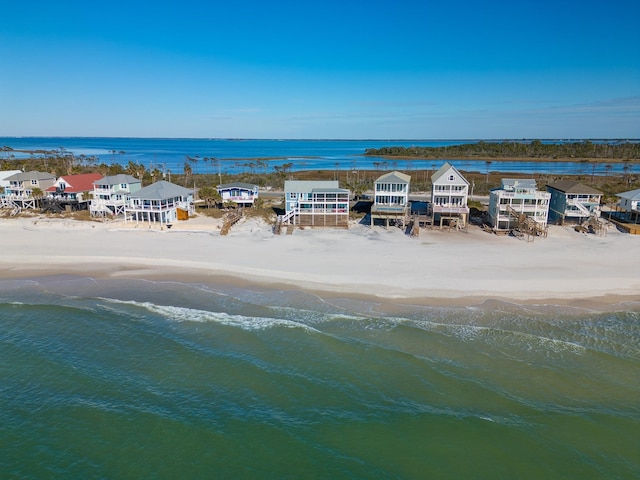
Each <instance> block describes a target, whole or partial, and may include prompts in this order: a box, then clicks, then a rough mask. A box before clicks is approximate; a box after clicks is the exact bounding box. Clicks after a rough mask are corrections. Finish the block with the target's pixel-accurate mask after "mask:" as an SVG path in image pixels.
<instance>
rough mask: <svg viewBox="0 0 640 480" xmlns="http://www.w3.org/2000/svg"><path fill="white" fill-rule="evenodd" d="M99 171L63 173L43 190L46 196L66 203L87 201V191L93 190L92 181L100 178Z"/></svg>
mask: <svg viewBox="0 0 640 480" xmlns="http://www.w3.org/2000/svg"><path fill="white" fill-rule="evenodd" d="M101 178H102V175H100V174H99V173H82V174H79V175H63V176H62V177H59V178H58V179H57V180H56V181H55V183H54V184H53V185H51V186H50V187H49V188H47V189H46V190H45V193H46V195H47V198H49V199H51V200H56V201H61V202H63V203H64V202H66V203H76V202H77V203H84V204H86V203H87V202H88V201H89V192H93V182H95V181H96V180H100V179H101Z"/></svg>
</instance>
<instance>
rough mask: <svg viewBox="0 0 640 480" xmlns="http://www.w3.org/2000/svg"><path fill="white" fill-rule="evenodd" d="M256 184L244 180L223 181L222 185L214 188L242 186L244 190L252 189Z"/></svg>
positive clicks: (227, 188) (224, 188)
mask: <svg viewBox="0 0 640 480" xmlns="http://www.w3.org/2000/svg"><path fill="white" fill-rule="evenodd" d="M257 187H258V186H257V185H255V184H253V183H246V182H233V183H225V184H224V185H218V186H217V187H216V188H218V189H219V190H229V189H232V188H242V189H244V190H253V189H255V188H257Z"/></svg>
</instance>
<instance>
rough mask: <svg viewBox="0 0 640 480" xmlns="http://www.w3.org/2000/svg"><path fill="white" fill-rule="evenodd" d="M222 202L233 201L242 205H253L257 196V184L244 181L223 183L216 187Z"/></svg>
mask: <svg viewBox="0 0 640 480" xmlns="http://www.w3.org/2000/svg"><path fill="white" fill-rule="evenodd" d="M216 189H217V190H218V193H219V194H220V196H221V197H222V202H234V203H235V204H237V205H239V206H243V207H247V206H253V204H254V202H255V201H256V199H257V198H258V185H254V184H252V183H245V182H233V183H225V184H224V185H218V186H217V187H216Z"/></svg>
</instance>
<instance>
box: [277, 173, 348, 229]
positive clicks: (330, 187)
mask: <svg viewBox="0 0 640 480" xmlns="http://www.w3.org/2000/svg"><path fill="white" fill-rule="evenodd" d="M284 195H285V214H284V215H283V216H281V217H280V219H279V220H280V222H282V223H287V224H293V225H299V226H310V227H345V228H346V227H348V226H349V198H350V196H351V192H350V191H349V190H347V189H344V188H339V185H338V181H337V180H286V181H285V182H284Z"/></svg>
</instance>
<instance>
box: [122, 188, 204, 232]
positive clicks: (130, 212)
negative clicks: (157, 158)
mask: <svg viewBox="0 0 640 480" xmlns="http://www.w3.org/2000/svg"><path fill="white" fill-rule="evenodd" d="M194 212H195V207H194V203H193V190H189V189H187V188H184V187H181V186H179V185H175V184H173V183H169V182H167V181H164V180H161V181H159V182H156V183H153V184H151V185H149V186H148V187H144V188H143V189H141V190H139V191H138V192H135V193H132V194H131V196H130V199H129V204H128V205H127V206H126V207H125V209H124V213H125V221H126V222H135V223H136V224H140V223H143V224H147V225H149V227H151V226H160V228H163V227H164V226H170V225H171V224H172V223H174V222H175V221H177V220H187V219H188V218H189V215H190V214H193V213H194Z"/></svg>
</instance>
